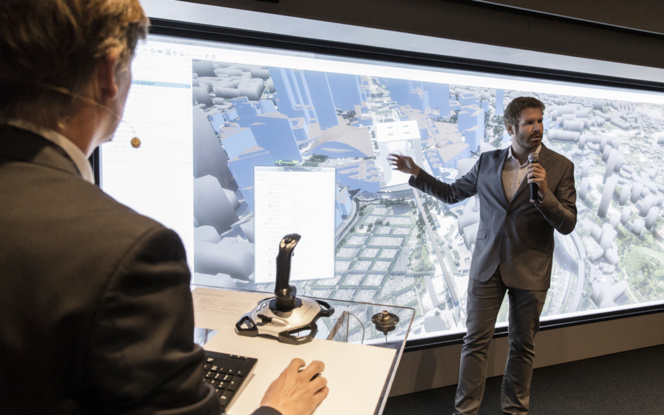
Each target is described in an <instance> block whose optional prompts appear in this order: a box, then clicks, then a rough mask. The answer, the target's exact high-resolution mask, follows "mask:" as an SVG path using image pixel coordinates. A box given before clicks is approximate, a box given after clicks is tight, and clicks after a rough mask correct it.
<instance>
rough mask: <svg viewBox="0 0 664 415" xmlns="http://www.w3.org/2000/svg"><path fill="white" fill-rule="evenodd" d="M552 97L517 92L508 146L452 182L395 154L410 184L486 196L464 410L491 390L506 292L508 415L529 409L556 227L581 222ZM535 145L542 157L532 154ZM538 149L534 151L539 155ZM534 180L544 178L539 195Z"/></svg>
mask: <svg viewBox="0 0 664 415" xmlns="http://www.w3.org/2000/svg"><path fill="white" fill-rule="evenodd" d="M543 112H544V104H543V103H542V102H540V101H539V100H537V99H535V98H530V97H520V98H516V99H514V100H513V101H512V102H511V103H510V104H509V105H508V106H507V108H506V109H505V114H504V124H505V127H506V129H507V132H508V133H509V134H510V136H511V137H512V143H511V145H510V146H509V147H508V148H505V149H501V150H495V151H490V152H486V153H483V154H482V155H480V157H479V160H478V161H477V163H476V164H475V165H474V167H473V168H472V169H471V170H470V171H469V172H468V173H467V174H465V175H464V176H463V177H461V178H459V179H458V180H456V181H455V182H454V183H452V184H447V183H444V182H441V181H439V180H436V179H435V178H434V177H432V176H431V175H430V174H428V173H427V172H425V171H424V170H421V169H420V167H418V166H417V165H416V164H415V163H414V162H413V160H412V158H410V157H407V156H401V155H397V154H391V155H390V156H389V162H390V163H391V164H392V166H393V168H394V169H395V170H399V171H401V172H404V173H408V174H411V175H412V176H411V177H410V179H409V183H410V185H411V186H413V187H415V188H417V189H419V190H421V191H423V192H425V193H428V194H430V195H432V196H434V197H436V198H437V199H440V200H441V201H443V202H445V203H457V202H459V201H462V200H464V199H466V198H468V197H471V196H475V195H477V196H478V197H479V201H480V222H479V227H478V230H477V240H476V243H475V248H474V251H473V257H472V262H471V266H470V279H469V282H468V297H467V302H466V307H467V309H466V329H467V334H466V336H465V337H464V344H463V348H462V351H461V364H460V370H459V384H458V386H457V393H456V400H455V408H456V411H457V412H456V413H457V414H464V415H465V414H477V413H478V411H479V408H480V404H481V402H482V396H483V394H484V385H485V380H486V363H487V352H488V348H489V344H490V342H491V339H492V337H493V334H494V330H495V323H496V318H497V315H498V311H499V309H500V306H501V304H502V302H503V298H504V296H505V293H507V294H508V297H509V321H508V330H509V337H508V341H509V354H508V357H507V365H506V367H505V374H504V376H503V383H502V394H501V395H502V396H501V400H502V409H503V413H505V414H527V413H528V408H529V404H530V380H531V377H532V371H533V362H534V358H535V349H534V339H535V334H536V333H537V331H538V329H539V318H540V314H541V312H542V308H543V306H544V301H545V299H546V293H547V290H548V289H549V286H550V279H551V268H552V263H553V248H554V238H553V231H554V229H555V230H557V231H558V232H560V233H562V234H565V235H566V234H568V233H570V232H572V230H574V226H575V225H576V216H577V211H576V205H575V203H576V191H575V188H574V165H573V164H572V162H570V161H569V160H568V159H567V158H565V157H563V156H561V155H560V154H558V153H556V152H554V151H552V150H550V149H548V148H547V147H546V146H544V144H542V134H543ZM531 153H534V154H536V155H537V156H538V158H539V163H529V162H528V155H529V154H531ZM531 157H533V156H531ZM529 184H535V185H537V187H536V191H535V192H534V193H533V195H531V190H530V189H529V187H530V186H529Z"/></svg>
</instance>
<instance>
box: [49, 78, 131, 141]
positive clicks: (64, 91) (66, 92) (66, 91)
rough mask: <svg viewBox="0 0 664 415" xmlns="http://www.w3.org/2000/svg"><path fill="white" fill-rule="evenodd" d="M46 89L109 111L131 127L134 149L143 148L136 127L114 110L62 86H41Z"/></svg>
mask: <svg viewBox="0 0 664 415" xmlns="http://www.w3.org/2000/svg"><path fill="white" fill-rule="evenodd" d="M40 85H42V86H43V87H44V88H46V89H50V90H51V91H55V92H59V93H61V94H63V95H69V96H70V97H73V98H75V99H79V100H81V101H84V102H87V103H88V104H92V105H94V106H96V107H99V108H102V109H103V110H105V111H107V112H108V113H109V114H111V115H112V116H113V117H114V118H115V119H117V120H118V121H120V122H121V123H123V124H124V125H126V126H127V127H129V129H131V131H132V133H133V136H132V139H131V140H130V144H131V146H132V147H133V148H139V147H140V146H141V139H140V138H138V135H137V134H136V130H135V129H134V126H133V125H131V124H129V123H128V122H127V121H125V120H123V119H122V118H121V117H120V116H119V115H118V114H116V113H115V112H113V110H112V109H110V108H108V107H107V106H106V105H102V104H100V103H98V102H97V101H95V100H93V99H90V98H88V97H84V96H82V95H79V94H75V93H73V92H71V91H70V90H69V89H67V88H64V87H61V86H55V85H48V84H40Z"/></svg>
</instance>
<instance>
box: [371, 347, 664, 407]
mask: <svg viewBox="0 0 664 415" xmlns="http://www.w3.org/2000/svg"><path fill="white" fill-rule="evenodd" d="M500 381H501V378H500V377H495V378H490V379H488V380H487V384H486V392H485V395H484V401H483V403H482V408H481V409H480V415H489V414H491V415H494V414H500V413H501V411H500ZM454 392H455V386H448V387H444V388H439V389H432V390H428V391H423V392H417V393H411V394H408V395H402V396H395V397H392V398H389V399H388V400H387V404H386V406H385V410H384V412H383V414H384V415H410V414H412V415H428V414H436V415H450V414H452V412H453V411H454ZM530 413H531V414H532V415H559V414H578V415H595V414H598V415H613V414H625V415H632V414H640V415H644V414H645V415H650V414H652V415H662V414H664V345H660V346H654V347H649V348H645V349H639V350H633V351H629V352H623V353H618V354H613V355H608V356H602V357H596V358H593V359H587V360H581V361H578V362H571V363H565V364H561V365H556V366H550V367H545V368H541V369H536V370H535V372H534V373H533V381H532V386H531V408H530Z"/></svg>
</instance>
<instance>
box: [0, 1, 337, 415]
mask: <svg viewBox="0 0 664 415" xmlns="http://www.w3.org/2000/svg"><path fill="white" fill-rule="evenodd" d="M148 25H149V21H148V19H147V17H146V16H145V14H144V12H143V10H142V8H141V6H140V4H139V3H138V0H57V1H56V0H2V2H0V56H2V59H0V230H1V236H0V270H1V271H0V275H1V277H0V413H2V414H22V415H23V414H47V413H48V414H170V415H174V414H180V415H183V414H210V415H212V414H214V415H218V414H219V412H220V409H219V403H218V400H217V398H216V395H215V393H214V391H213V390H212V388H211V387H210V386H209V385H207V384H205V383H203V380H202V377H203V371H202V362H203V357H204V356H203V351H202V349H201V348H200V347H198V346H197V345H195V344H194V342H193V329H194V319H193V305H192V298H191V292H190V288H189V282H190V273H189V268H188V266H187V263H186V260H185V258H186V257H185V251H184V247H183V245H182V242H181V241H180V239H179V238H178V236H177V234H176V233H175V232H173V231H172V230H169V229H166V228H165V227H163V226H162V225H160V224H158V223H157V222H155V221H153V220H151V219H148V218H146V217H144V216H141V215H139V214H138V213H136V212H134V211H132V210H131V209H129V208H127V207H125V206H123V205H121V204H119V203H117V202H116V201H115V200H113V199H112V198H110V197H109V196H107V195H106V194H104V193H103V192H102V191H101V190H100V189H99V188H98V187H97V186H95V185H94V183H93V177H92V169H91V167H90V165H89V164H88V161H87V158H88V157H89V156H90V154H91V153H92V151H93V150H94V149H95V148H96V147H97V146H98V145H100V144H101V143H103V142H105V141H107V140H109V139H111V137H112V136H113V134H114V132H115V129H116V127H117V125H118V123H119V122H120V116H121V114H122V112H123V109H124V105H125V100H126V98H127V94H128V91H129V87H130V85H131V67H130V63H131V59H132V57H133V55H134V50H135V47H136V44H137V41H138V40H139V39H141V38H145V36H146V32H147V27H148ZM303 367H304V362H303V361H302V360H301V359H294V360H293V361H292V363H291V364H290V365H289V366H288V367H287V368H286V369H285V370H284V371H283V373H282V374H281V376H280V377H278V378H277V379H276V380H275V381H274V382H273V383H272V384H271V386H270V387H269V389H268V391H267V392H266V393H265V395H264V397H263V399H262V401H261V407H260V408H258V409H257V410H256V412H255V414H256V415H258V414H260V415H275V414H283V415H288V414H299V415H309V414H311V413H313V411H314V410H315V409H316V407H317V406H318V405H319V404H320V402H321V401H323V399H325V398H326V397H327V394H328V389H327V386H326V384H327V381H326V379H325V378H324V377H323V376H317V377H316V378H315V379H314V380H312V378H314V376H315V375H316V374H318V373H320V372H321V371H322V370H323V367H324V365H323V363H322V362H318V361H315V362H312V363H311V364H310V365H309V366H307V367H306V368H304V369H303V370H302V371H301V372H300V369H302V368H303Z"/></svg>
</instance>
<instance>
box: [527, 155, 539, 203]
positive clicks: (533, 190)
mask: <svg viewBox="0 0 664 415" xmlns="http://www.w3.org/2000/svg"><path fill="white" fill-rule="evenodd" d="M528 164H539V154H537V153H530V154H528ZM538 187H539V186H537V183H530V201H531V202H534V203H538V202H539V201H540V198H539V192H538V191H537V190H538Z"/></svg>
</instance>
